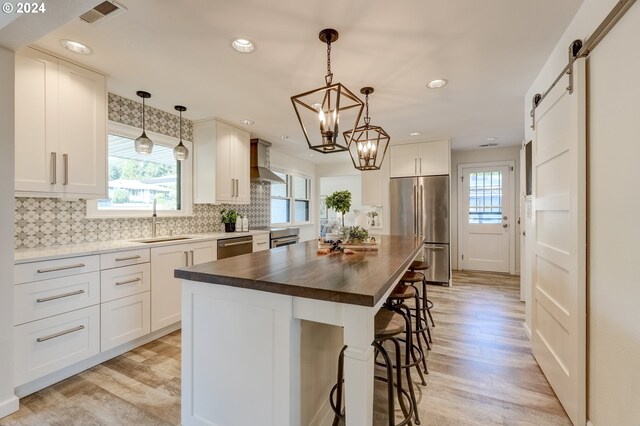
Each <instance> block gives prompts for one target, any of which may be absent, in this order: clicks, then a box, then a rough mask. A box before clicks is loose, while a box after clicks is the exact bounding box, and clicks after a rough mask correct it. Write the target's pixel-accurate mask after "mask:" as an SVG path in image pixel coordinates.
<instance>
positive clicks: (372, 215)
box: [367, 210, 378, 226]
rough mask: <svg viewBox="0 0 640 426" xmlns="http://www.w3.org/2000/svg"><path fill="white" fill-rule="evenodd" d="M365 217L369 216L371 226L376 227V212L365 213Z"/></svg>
mask: <svg viewBox="0 0 640 426" xmlns="http://www.w3.org/2000/svg"><path fill="white" fill-rule="evenodd" d="M367 216H369V218H370V219H371V226H376V217H378V212H377V211H375V210H372V211H370V212H368V213H367Z"/></svg>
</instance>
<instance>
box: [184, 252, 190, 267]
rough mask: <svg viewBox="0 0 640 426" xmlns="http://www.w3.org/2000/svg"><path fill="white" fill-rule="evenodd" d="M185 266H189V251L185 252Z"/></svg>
mask: <svg viewBox="0 0 640 426" xmlns="http://www.w3.org/2000/svg"><path fill="white" fill-rule="evenodd" d="M184 266H189V252H188V251H185V252H184Z"/></svg>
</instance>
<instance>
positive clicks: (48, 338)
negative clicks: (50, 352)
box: [36, 325, 84, 343]
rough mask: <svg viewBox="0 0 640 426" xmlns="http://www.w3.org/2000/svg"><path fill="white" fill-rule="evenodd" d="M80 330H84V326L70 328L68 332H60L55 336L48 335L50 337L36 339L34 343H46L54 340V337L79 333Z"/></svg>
mask: <svg viewBox="0 0 640 426" xmlns="http://www.w3.org/2000/svg"><path fill="white" fill-rule="evenodd" d="M80 330H84V325H79V326H77V327H73V328H70V329H69V330H65V331H61V332H59V333H55V334H50V335H48V336H45V337H38V338H37V339H36V342H38V343H42V342H46V341H47V340H51V339H55V338H56V337H60V336H64V335H65V334H70V333H74V332H76V331H80Z"/></svg>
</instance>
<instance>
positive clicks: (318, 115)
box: [291, 28, 364, 154]
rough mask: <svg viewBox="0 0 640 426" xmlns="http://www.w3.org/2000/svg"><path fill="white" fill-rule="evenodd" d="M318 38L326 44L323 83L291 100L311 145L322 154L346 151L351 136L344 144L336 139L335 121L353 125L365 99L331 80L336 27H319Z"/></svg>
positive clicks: (336, 36) (311, 147) (336, 34)
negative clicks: (325, 72)
mask: <svg viewBox="0 0 640 426" xmlns="http://www.w3.org/2000/svg"><path fill="white" fill-rule="evenodd" d="M319 38H320V41H322V42H323V43H326V44H327V75H326V76H325V78H324V80H325V85H324V86H323V87H320V88H318V89H314V90H310V91H308V92H304V93H301V94H299V95H295V96H292V97H291V103H292V104H293V109H294V110H295V111H296V116H297V117H298V121H299V122H300V126H301V127H302V131H303V133H304V137H305V139H306V140H307V144H308V145H309V148H310V149H313V150H315V151H318V152H321V153H323V154H327V153H332V152H339V151H347V150H348V149H349V142H350V139H349V140H346V143H345V144H344V145H342V144H340V143H339V140H338V136H339V134H340V133H339V128H338V124H339V123H340V122H342V123H353V127H355V126H357V125H358V122H359V121H360V117H361V116H362V109H363V108H364V103H363V102H362V101H361V100H360V99H359V98H358V97H357V96H356V95H354V94H353V93H352V92H351V91H350V90H349V89H347V88H346V87H345V86H343V85H342V83H333V73H332V72H331V44H332V43H334V42H335V41H336V40H338V31H336V30H334V29H331V28H327V29H324V30H322V31H320V34H319ZM318 125H319V127H320V131H319V132H310V131H309V130H308V129H313V128H317V126H318Z"/></svg>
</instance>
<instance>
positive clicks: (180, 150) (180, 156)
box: [173, 105, 189, 161]
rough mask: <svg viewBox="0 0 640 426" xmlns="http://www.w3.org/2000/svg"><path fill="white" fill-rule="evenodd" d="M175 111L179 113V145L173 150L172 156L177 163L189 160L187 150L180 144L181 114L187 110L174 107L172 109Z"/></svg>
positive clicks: (179, 106)
mask: <svg viewBox="0 0 640 426" xmlns="http://www.w3.org/2000/svg"><path fill="white" fill-rule="evenodd" d="M174 108H175V109H176V111H180V143H179V144H178V145H176V147H175V148H173V156H174V157H175V158H176V160H178V161H184V160H186V159H188V158H189V150H188V149H187V147H186V146H184V144H183V143H182V113H183V112H184V111H186V110H187V108H185V107H183V106H182V105H176V106H175V107H174Z"/></svg>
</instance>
